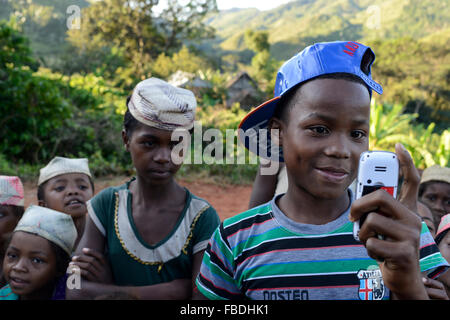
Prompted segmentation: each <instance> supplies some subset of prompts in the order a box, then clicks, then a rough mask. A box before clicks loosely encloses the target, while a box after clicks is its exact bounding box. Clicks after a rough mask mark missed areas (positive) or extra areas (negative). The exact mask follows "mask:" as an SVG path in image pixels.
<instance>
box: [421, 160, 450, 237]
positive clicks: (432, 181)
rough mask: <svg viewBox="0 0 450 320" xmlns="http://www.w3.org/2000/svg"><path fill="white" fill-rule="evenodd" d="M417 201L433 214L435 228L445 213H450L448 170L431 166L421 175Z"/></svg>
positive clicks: (449, 178)
mask: <svg viewBox="0 0 450 320" xmlns="http://www.w3.org/2000/svg"><path fill="white" fill-rule="evenodd" d="M419 201H421V202H422V203H423V204H425V205H426V206H427V207H428V208H430V210H431V212H432V213H433V218H434V223H435V228H437V227H438V224H439V221H441V219H442V217H443V216H444V215H446V214H447V213H450V168H449V167H441V166H439V165H437V164H436V165H433V166H431V167H428V168H426V169H425V170H424V171H423V173H422V178H421V179H420V187H419Z"/></svg>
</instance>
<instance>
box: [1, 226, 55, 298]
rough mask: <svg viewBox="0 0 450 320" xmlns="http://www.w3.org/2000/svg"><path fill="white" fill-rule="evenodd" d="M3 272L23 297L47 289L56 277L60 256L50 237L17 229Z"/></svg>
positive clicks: (13, 289) (7, 252)
mask: <svg viewBox="0 0 450 320" xmlns="http://www.w3.org/2000/svg"><path fill="white" fill-rule="evenodd" d="M3 274H4V276H5V279H6V281H7V282H8V283H9V285H10V287H11V290H12V291H13V292H14V293H15V294H17V295H19V296H27V295H30V294H33V295H34V294H36V293H37V292H39V291H40V290H44V289H47V286H48V285H49V283H51V282H52V280H54V279H55V277H56V256H55V253H54V252H53V250H52V248H51V246H50V243H49V241H48V240H47V239H44V238H42V237H40V236H37V235H34V234H30V233H27V232H22V231H16V232H15V233H14V235H13V237H12V239H11V242H10V244H9V246H8V248H7V250H6V253H5V258H4V260H3Z"/></svg>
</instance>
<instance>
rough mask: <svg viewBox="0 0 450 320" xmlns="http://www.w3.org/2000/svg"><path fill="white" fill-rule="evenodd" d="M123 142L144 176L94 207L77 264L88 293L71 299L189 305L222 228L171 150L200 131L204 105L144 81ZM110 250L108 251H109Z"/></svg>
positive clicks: (104, 194)
mask: <svg viewBox="0 0 450 320" xmlns="http://www.w3.org/2000/svg"><path fill="white" fill-rule="evenodd" d="M127 107H128V110H127V112H126V113H125V116H124V130H123V131H122V139H123V143H124V145H125V148H126V150H127V151H128V152H129V153H130V155H131V159H132V164H133V166H134V168H135V169H136V177H135V178H132V179H131V180H129V181H128V182H126V183H125V184H123V185H120V186H117V187H111V188H108V189H105V190H103V191H101V192H100V193H99V194H98V195H96V196H95V197H94V198H92V199H91V200H90V201H88V218H87V221H86V229H85V233H84V235H83V237H82V239H81V241H80V244H79V246H78V248H77V250H76V256H74V257H73V258H72V264H74V265H77V266H78V267H79V268H80V269H81V275H82V276H83V277H82V282H81V290H70V289H68V290H67V296H68V298H71V299H92V298H95V297H98V296H104V295H108V294H111V293H117V292H119V293H125V294H128V295H131V296H135V297H137V298H138V299H188V298H190V297H191V295H192V291H193V290H194V288H195V286H194V285H193V283H194V280H195V278H196V276H197V274H198V271H199V268H200V264H201V261H202V257H203V252H204V250H205V249H206V247H207V245H208V240H209V238H210V237H211V235H212V233H213V232H214V230H215V229H216V227H217V226H218V225H219V223H220V220H219V217H218V216H217V213H216V211H215V210H214V209H213V208H212V207H211V205H210V204H209V203H208V202H206V201H205V200H203V199H201V198H198V197H196V196H195V195H193V194H192V193H191V192H189V190H187V189H186V188H183V187H182V186H180V185H179V184H178V183H177V182H176V180H175V178H174V176H175V174H176V172H177V171H178V169H179V168H180V166H181V165H180V164H176V163H175V161H173V160H172V157H171V151H172V149H173V147H174V146H175V145H176V144H177V143H178V142H179V141H172V133H173V132H174V131H175V130H177V129H185V130H186V132H187V131H188V130H190V129H192V128H193V125H194V116H195V108H196V100H195V97H194V95H193V93H192V92H191V91H189V90H185V89H181V88H176V87H173V86H171V85H169V84H168V83H167V82H165V81H162V80H160V79H156V78H151V79H146V80H144V81H141V82H140V83H138V85H137V86H136V87H135V88H134V90H133V94H132V96H131V97H130V98H129V99H128V101H127ZM106 249H107V250H106Z"/></svg>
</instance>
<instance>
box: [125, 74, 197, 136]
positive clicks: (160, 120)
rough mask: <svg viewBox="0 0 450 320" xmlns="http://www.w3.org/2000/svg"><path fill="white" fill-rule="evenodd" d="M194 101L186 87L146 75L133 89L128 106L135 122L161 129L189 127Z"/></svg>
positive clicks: (191, 123) (192, 124) (195, 105)
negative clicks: (147, 77)
mask: <svg viewBox="0 0 450 320" xmlns="http://www.w3.org/2000/svg"><path fill="white" fill-rule="evenodd" d="M196 107H197V101H196V100H195V96H194V94H193V93H192V92H191V91H189V90H186V89H183V88H177V87H174V86H172V85H170V84H168V83H167V82H165V81H163V80H161V79H158V78H150V79H146V80H143V81H141V82H139V83H138V84H137V85H136V87H135V88H134V90H133V94H132V96H131V99H130V102H129V103H128V109H129V110H130V113H131V114H132V115H133V117H135V118H136V120H138V121H139V122H142V123H143V124H146V125H148V126H151V127H155V128H158V129H163V130H171V131H172V130H175V129H177V128H184V129H187V130H189V129H191V128H192V127H193V126H194V118H195V108H196Z"/></svg>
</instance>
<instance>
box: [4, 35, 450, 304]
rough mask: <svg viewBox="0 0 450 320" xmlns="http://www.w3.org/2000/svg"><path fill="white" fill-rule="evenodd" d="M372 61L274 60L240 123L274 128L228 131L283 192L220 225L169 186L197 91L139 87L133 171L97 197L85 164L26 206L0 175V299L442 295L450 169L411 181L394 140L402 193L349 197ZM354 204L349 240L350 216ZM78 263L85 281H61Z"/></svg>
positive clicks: (58, 169) (59, 166) (62, 161)
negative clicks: (263, 92)
mask: <svg viewBox="0 0 450 320" xmlns="http://www.w3.org/2000/svg"><path fill="white" fill-rule="evenodd" d="M374 59H375V55H374V53H373V52H372V50H371V49H370V48H369V47H366V46H364V45H362V44H360V43H356V42H330V43H319V44H315V45H313V46H310V47H308V48H306V49H304V50H303V51H302V52H300V53H299V54H297V55H296V56H294V57H293V58H291V59H290V60H289V61H287V62H286V63H285V64H284V65H283V66H282V67H281V68H280V70H279V72H278V75H277V79H276V87H275V97H274V98H273V99H271V100H269V101H267V102H266V103H263V104H262V105H261V106H259V107H257V108H256V109H254V110H253V111H251V112H250V113H249V115H247V116H246V117H245V118H244V119H243V121H242V122H241V124H240V128H241V129H242V130H243V132H245V131H247V130H255V132H256V133H258V132H260V131H259V130H261V129H272V131H271V136H270V139H268V140H264V143H266V142H267V145H264V146H261V143H262V142H261V141H260V140H259V139H258V138H259V137H258V134H256V135H246V136H245V137H240V138H241V139H242V142H243V143H244V145H245V146H246V147H247V148H249V150H251V151H252V152H255V153H257V154H259V155H260V156H267V155H268V156H269V158H270V160H271V161H279V162H282V163H284V165H283V166H282V167H281V168H283V169H282V170H283V175H285V176H284V177H283V181H284V183H285V186H284V187H282V188H281V190H282V191H280V192H276V193H274V190H275V188H272V189H273V191H271V192H265V194H264V197H265V198H266V200H265V201H260V202H258V203H257V204H258V205H256V203H253V205H256V206H255V207H253V205H252V208H250V209H249V210H248V211H246V212H244V213H241V214H238V215H236V216H234V217H232V218H229V219H226V220H225V221H223V222H220V220H219V217H218V215H217V213H216V211H215V210H214V208H213V207H212V206H211V205H210V204H209V203H208V202H207V201H206V200H204V199H201V198H199V197H197V196H195V195H194V194H192V193H191V192H190V191H189V190H188V189H186V188H184V187H182V186H180V185H179V184H178V183H177V182H176V180H175V175H176V173H177V171H178V170H179V168H180V166H181V165H178V164H175V163H174V162H173V161H172V158H171V152H172V149H173V148H174V146H175V145H177V144H178V143H180V142H181V141H173V140H172V132H173V131H174V130H180V129H181V130H186V131H187V132H189V131H190V130H191V129H192V128H193V124H194V119H195V109H196V100H195V97H194V95H193V94H192V92H190V91H189V90H186V89H182V88H176V87H173V86H171V85H170V84H168V83H166V82H165V81H162V80H160V79H156V78H150V79H146V80H143V81H141V82H140V83H139V84H138V85H137V86H136V87H135V88H134V90H133V93H132V95H131V96H130V97H129V98H128V99H127V111H126V113H125V116H124V123H123V127H124V129H123V130H122V140H123V144H124V146H125V148H126V150H127V151H128V152H129V153H130V155H131V159H132V165H133V167H134V168H135V169H136V176H135V177H133V178H132V179H130V180H129V181H127V182H126V183H124V184H123V185H120V186H115V187H110V188H107V189H104V190H102V191H101V192H99V193H98V194H97V195H95V196H94V183H93V178H92V175H91V173H90V171H89V166H88V160H87V159H68V158H63V157H56V158H54V159H53V160H52V161H50V163H49V164H48V165H47V166H46V167H44V168H42V169H41V170H40V176H39V180H38V192H37V198H38V204H39V205H38V206H35V205H33V206H30V207H29V208H27V210H26V211H25V210H24V191H23V186H22V183H21V181H20V179H19V178H18V177H9V176H0V259H1V261H2V262H3V267H2V268H1V266H2V265H1V263H0V288H1V289H0V300H17V299H20V300H25V299H191V298H192V299H202V298H207V299H249V298H250V299H265V300H280V299H282V300H285V299H286V300H300V299H302V300H305V299H361V300H381V299H428V298H439V299H448V296H449V295H450V273H449V272H447V273H445V271H446V270H447V268H448V267H449V264H448V262H447V261H450V247H449V246H450V233H449V232H448V230H449V229H450V215H449V213H450V207H449V206H450V204H449V203H450V201H449V197H450V174H449V171H450V168H442V167H439V166H434V167H431V168H428V169H426V170H425V172H424V173H423V174H422V180H421V181H420V177H419V175H418V171H417V170H416V168H415V167H414V164H413V162H412V159H411V157H410V156H409V153H408V152H407V151H406V150H405V149H404V148H403V146H401V145H400V144H399V145H397V146H396V153H397V155H398V159H399V162H400V167H401V170H402V175H403V178H404V182H403V185H402V188H401V191H400V195H399V197H398V199H394V198H392V197H390V196H389V195H388V194H387V193H386V192H384V190H378V191H376V192H373V193H371V194H368V195H366V196H364V197H362V198H360V199H358V200H355V199H354V196H353V192H352V190H351V188H349V186H350V185H351V183H352V181H354V180H355V177H356V173H357V168H358V160H359V155H360V154H361V152H363V151H365V150H367V148H368V132H369V111H370V99H371V95H372V90H374V91H376V92H378V93H380V94H381V93H382V88H381V86H380V85H379V84H377V83H376V82H374V81H373V80H372V78H371V65H372V63H373V61H374ZM249 137H250V139H256V141H253V142H256V143H252V142H251V141H249ZM180 139H182V138H180ZM252 146H258V148H257V149H254V148H253V147H252ZM273 146H276V147H277V148H275V150H279V151H281V152H276V151H273V150H274V148H273ZM261 150H265V151H266V152H265V153H262V152H261ZM268 150H269V151H271V152H269V153H268V152H267V151H268ZM257 179H259V178H257ZM255 184H256V182H255ZM419 184H420V188H419ZM417 195H419V197H417ZM218 196H219V197H220V195H218ZM252 197H253V196H252ZM264 197H261V199H262V198H264ZM417 200H420V201H421V202H422V203H423V204H420V202H418V201H417ZM258 201H259V200H258ZM366 214H367V217H366V219H365V223H364V225H363V226H362V227H361V230H360V234H359V236H360V240H361V241H360V242H359V241H357V240H355V239H354V238H353V236H352V225H353V222H354V221H356V220H357V219H359V218H360V217H361V216H362V215H366ZM420 217H422V220H421V218H420ZM427 225H428V227H427ZM429 230H430V231H431V232H432V233H430V231H429ZM379 235H383V237H379ZM446 260H447V261H446ZM76 270H78V271H79V274H80V276H81V284H80V286H79V287H76V288H69V287H68V286H67V285H66V282H67V278H68V274H71V273H72V272H74V271H76ZM436 279H438V280H439V281H437V280H436Z"/></svg>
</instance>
